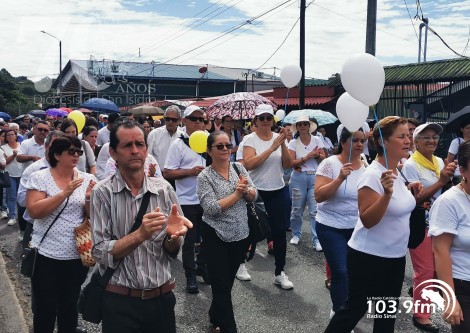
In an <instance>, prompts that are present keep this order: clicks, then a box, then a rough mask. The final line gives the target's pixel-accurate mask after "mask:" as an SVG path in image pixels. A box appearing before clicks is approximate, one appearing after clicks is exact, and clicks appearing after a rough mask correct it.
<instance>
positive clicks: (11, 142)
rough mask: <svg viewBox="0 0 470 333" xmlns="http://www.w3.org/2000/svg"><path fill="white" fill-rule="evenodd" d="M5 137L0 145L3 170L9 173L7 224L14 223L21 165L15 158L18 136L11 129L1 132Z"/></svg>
mask: <svg viewBox="0 0 470 333" xmlns="http://www.w3.org/2000/svg"><path fill="white" fill-rule="evenodd" d="M3 136H4V137H5V144H4V145H3V146H2V150H3V152H4V154H3V155H4V157H5V162H6V167H5V171H7V172H8V174H9V175H10V183H11V186H10V187H9V188H7V189H6V194H7V206H8V215H9V219H8V222H7V224H8V225H14V224H15V223H16V222H17V220H16V196H17V194H18V187H19V186H20V179H21V174H22V173H23V165H22V164H21V163H19V162H18V161H17V160H16V155H18V150H19V149H20V143H19V142H18V136H17V134H16V132H15V130H13V129H9V130H6V131H5V132H4V134H3Z"/></svg>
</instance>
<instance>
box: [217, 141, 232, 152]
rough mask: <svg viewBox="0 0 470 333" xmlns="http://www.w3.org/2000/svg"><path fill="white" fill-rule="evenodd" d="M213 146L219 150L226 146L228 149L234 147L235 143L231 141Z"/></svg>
mask: <svg viewBox="0 0 470 333" xmlns="http://www.w3.org/2000/svg"><path fill="white" fill-rule="evenodd" d="M212 147H216V148H217V150H224V147H225V148H227V149H232V148H233V144H231V143H225V144H223V143H221V144H218V145H214V146H212Z"/></svg>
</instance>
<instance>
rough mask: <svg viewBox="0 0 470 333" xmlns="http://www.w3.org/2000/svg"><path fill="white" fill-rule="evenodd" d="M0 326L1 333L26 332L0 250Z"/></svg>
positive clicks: (23, 319) (21, 312)
mask: <svg viewBox="0 0 470 333" xmlns="http://www.w3.org/2000/svg"><path fill="white" fill-rule="evenodd" d="M0 300H1V301H0V327H1V331H2V333H21V332H28V326H27V324H26V320H25V318H24V314H23V310H22V308H21V306H20V302H19V300H18V298H17V297H16V293H15V289H14V287H13V284H12V282H11V280H10V278H9V276H8V273H7V271H6V265H5V260H3V255H2V253H1V252H0Z"/></svg>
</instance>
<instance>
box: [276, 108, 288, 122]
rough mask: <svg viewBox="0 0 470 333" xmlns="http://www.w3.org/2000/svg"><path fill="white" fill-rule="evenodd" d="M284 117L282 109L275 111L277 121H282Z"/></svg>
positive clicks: (284, 112)
mask: <svg viewBox="0 0 470 333" xmlns="http://www.w3.org/2000/svg"><path fill="white" fill-rule="evenodd" d="M285 116H286V111H284V110H282V109H279V110H277V111H276V118H277V121H281V120H283V119H284V117H285Z"/></svg>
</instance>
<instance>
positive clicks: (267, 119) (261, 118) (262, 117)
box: [258, 116, 274, 121]
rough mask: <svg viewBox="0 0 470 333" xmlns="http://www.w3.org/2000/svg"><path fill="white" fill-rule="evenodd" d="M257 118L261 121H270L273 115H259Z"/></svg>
mask: <svg viewBox="0 0 470 333" xmlns="http://www.w3.org/2000/svg"><path fill="white" fill-rule="evenodd" d="M258 119H259V120H261V121H265V120H266V121H272V120H273V119H274V117H273V116H259V117H258Z"/></svg>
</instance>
